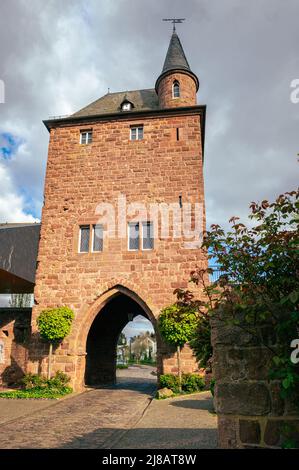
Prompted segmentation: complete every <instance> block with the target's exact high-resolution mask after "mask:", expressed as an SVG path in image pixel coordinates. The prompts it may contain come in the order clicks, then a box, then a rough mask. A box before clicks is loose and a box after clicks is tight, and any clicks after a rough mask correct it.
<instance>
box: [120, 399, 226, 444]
mask: <svg viewBox="0 0 299 470" xmlns="http://www.w3.org/2000/svg"><path fill="white" fill-rule="evenodd" d="M113 448H115V449H215V448H217V417H216V415H215V414H213V404H212V398H211V394H210V392H202V393H197V394H192V395H188V396H185V397H177V398H169V399H167V400H153V401H152V403H151V404H150V406H149V407H148V408H147V410H146V412H145V414H144V415H143V417H142V418H141V419H140V420H139V422H137V423H136V424H135V426H133V428H132V429H129V430H128V431H126V432H125V433H124V434H123V435H122V436H121V437H120V439H119V440H118V442H116V443H115V444H114V446H113Z"/></svg>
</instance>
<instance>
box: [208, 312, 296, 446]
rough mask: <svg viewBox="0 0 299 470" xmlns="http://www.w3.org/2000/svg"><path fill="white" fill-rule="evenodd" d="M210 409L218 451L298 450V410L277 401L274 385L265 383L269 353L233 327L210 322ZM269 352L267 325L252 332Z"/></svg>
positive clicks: (273, 341) (276, 385) (272, 343)
mask: <svg viewBox="0 0 299 470" xmlns="http://www.w3.org/2000/svg"><path fill="white" fill-rule="evenodd" d="M211 326H212V344H213V371H214V377H215V380H216V386H215V400H214V402H215V408H216V412H217V414H218V440H219V442H218V443H219V446H220V447H221V448H263V447H269V448H279V447H281V446H282V445H283V443H284V442H285V441H286V440H287V439H292V440H293V441H295V442H297V445H298V446H299V409H298V404H296V403H292V402H291V401H290V400H283V399H282V398H281V396H280V383H279V382H278V381H276V380H270V379H269V370H270V367H271V357H272V353H271V351H270V350H269V349H268V348H267V347H265V346H261V345H260V342H259V340H258V338H257V337H254V336H252V335H251V334H249V333H247V332H244V331H243V330H242V329H240V328H239V327H233V326H228V325H227V324H226V323H225V322H224V321H223V320H222V321H221V320H219V319H213V320H212V322H211ZM256 333H257V334H258V335H261V337H262V338H263V342H266V344H267V345H268V346H270V347H271V348H272V349H275V347H276V346H277V345H276V338H275V337H274V336H273V331H272V330H271V328H270V327H269V326H267V325H265V326H262V327H260V328H259V329H256Z"/></svg>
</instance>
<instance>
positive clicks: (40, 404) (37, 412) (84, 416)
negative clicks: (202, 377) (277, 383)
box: [0, 367, 217, 449]
mask: <svg viewBox="0 0 299 470" xmlns="http://www.w3.org/2000/svg"><path fill="white" fill-rule="evenodd" d="M151 372H152V369H150V368H149V367H141V368H138V367H133V368H129V369H128V370H120V371H118V384H117V385H116V386H113V387H110V388H105V389H90V390H88V391H86V392H84V393H81V394H78V395H76V396H72V397H68V398H65V399H63V400H60V401H53V400H46V401H44V400H43V401H42V400H3V399H0V423H1V426H0V449H18V448H22V449H25V448H33V449H37V448H63V449H101V448H102V449H130V448H131V449H135V448H143V449H150V448H156V449H159V448H160V449H161V448H165V449H167V448H171V449H200V448H216V446H217V437H216V429H217V425H216V416H215V415H214V414H212V413H211V410H212V400H211V396H210V393H209V392H203V393H199V394H194V395H188V396H186V397H179V398H171V399H167V400H159V401H158V400H153V401H151V398H152V394H153V392H154V390H155V388H156V378H155V377H154V376H153V375H152V374H151Z"/></svg>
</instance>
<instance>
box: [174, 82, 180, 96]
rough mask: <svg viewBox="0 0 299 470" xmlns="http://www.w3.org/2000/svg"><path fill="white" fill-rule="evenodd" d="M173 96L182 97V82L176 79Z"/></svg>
mask: <svg viewBox="0 0 299 470" xmlns="http://www.w3.org/2000/svg"><path fill="white" fill-rule="evenodd" d="M172 96H173V98H179V97H180V82H178V81H177V80H175V81H174V82H173V85H172Z"/></svg>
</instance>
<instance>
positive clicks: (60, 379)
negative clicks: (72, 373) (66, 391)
mask: <svg viewBox="0 0 299 470" xmlns="http://www.w3.org/2000/svg"><path fill="white" fill-rule="evenodd" d="M70 380H71V379H70V377H69V376H68V375H66V374H65V373H64V372H62V371H61V370H58V371H57V372H56V373H55V375H54V377H52V378H51V379H49V380H48V381H47V382H48V387H49V388H57V389H63V388H64V387H66V386H67V385H68V383H69V382H70Z"/></svg>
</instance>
